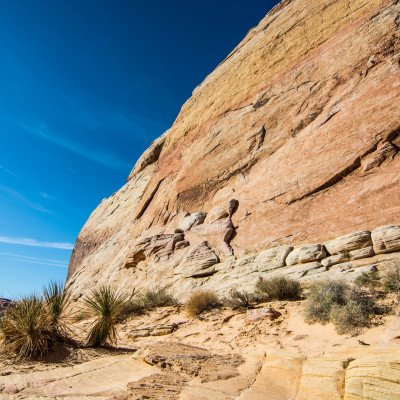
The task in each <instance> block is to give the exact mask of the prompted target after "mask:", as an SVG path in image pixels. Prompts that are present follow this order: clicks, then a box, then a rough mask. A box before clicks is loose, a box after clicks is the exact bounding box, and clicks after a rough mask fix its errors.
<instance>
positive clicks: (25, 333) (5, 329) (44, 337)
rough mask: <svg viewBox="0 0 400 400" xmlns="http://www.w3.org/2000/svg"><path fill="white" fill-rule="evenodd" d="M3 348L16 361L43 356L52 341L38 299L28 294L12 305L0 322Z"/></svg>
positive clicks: (47, 321) (46, 317)
mask: <svg viewBox="0 0 400 400" xmlns="http://www.w3.org/2000/svg"><path fill="white" fill-rule="evenodd" d="M0 332H1V334H2V336H3V339H4V349H5V351H6V352H7V353H9V354H14V355H16V356H17V358H28V357H37V356H40V355H42V354H45V353H47V351H48V350H49V348H50V347H51V345H52V342H53V335H52V332H51V329H50V326H49V320H48V315H47V312H46V310H45V307H44V302H43V300H42V299H41V298H39V297H37V296H35V295H32V296H29V297H23V298H21V299H20V300H19V301H17V302H15V303H13V304H12V306H10V307H8V308H7V310H6V311H5V312H4V314H3V315H2V317H1V319H0Z"/></svg>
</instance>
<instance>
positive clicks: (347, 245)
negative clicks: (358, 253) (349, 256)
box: [324, 231, 372, 255]
mask: <svg viewBox="0 0 400 400" xmlns="http://www.w3.org/2000/svg"><path fill="white" fill-rule="evenodd" d="M324 246H325V248H326V250H327V251H328V253H329V254H330V255H334V254H341V253H348V252H350V251H352V250H358V249H362V248H364V247H370V246H372V240H371V232H370V231H360V232H354V233H350V234H349V235H344V236H340V237H338V238H336V239H333V240H329V241H328V242H326V243H324Z"/></svg>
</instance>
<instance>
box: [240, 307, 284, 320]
mask: <svg viewBox="0 0 400 400" xmlns="http://www.w3.org/2000/svg"><path fill="white" fill-rule="evenodd" d="M281 315H282V314H281V313H280V312H279V311H276V310H275V309H274V308H272V307H263V308H255V309H253V310H251V309H250V310H247V316H246V322H257V321H260V320H262V319H265V318H268V319H270V320H274V319H276V318H278V317H280V316H281Z"/></svg>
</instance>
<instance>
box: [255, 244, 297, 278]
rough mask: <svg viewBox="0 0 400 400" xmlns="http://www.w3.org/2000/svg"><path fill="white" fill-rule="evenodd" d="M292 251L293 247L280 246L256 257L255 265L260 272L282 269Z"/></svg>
mask: <svg viewBox="0 0 400 400" xmlns="http://www.w3.org/2000/svg"><path fill="white" fill-rule="evenodd" d="M291 250H292V247H291V246H279V247H274V248H272V249H269V250H265V251H262V252H261V253H259V254H258V255H257V257H254V259H253V260H254V264H255V265H256V268H257V270H258V271H260V272H265V271H270V270H273V269H276V268H281V267H283V266H284V265H285V260H286V257H287V255H288V254H289V253H290V251H291Z"/></svg>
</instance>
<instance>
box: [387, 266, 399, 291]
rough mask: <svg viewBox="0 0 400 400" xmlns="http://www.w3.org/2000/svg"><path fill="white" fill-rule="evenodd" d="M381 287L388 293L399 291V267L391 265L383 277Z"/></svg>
mask: <svg viewBox="0 0 400 400" xmlns="http://www.w3.org/2000/svg"><path fill="white" fill-rule="evenodd" d="M383 287H384V289H385V291H386V292H388V293H399V292H400V267H397V266H396V267H393V268H391V269H390V270H389V271H387V272H386V275H385V276H384V278H383Z"/></svg>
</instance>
